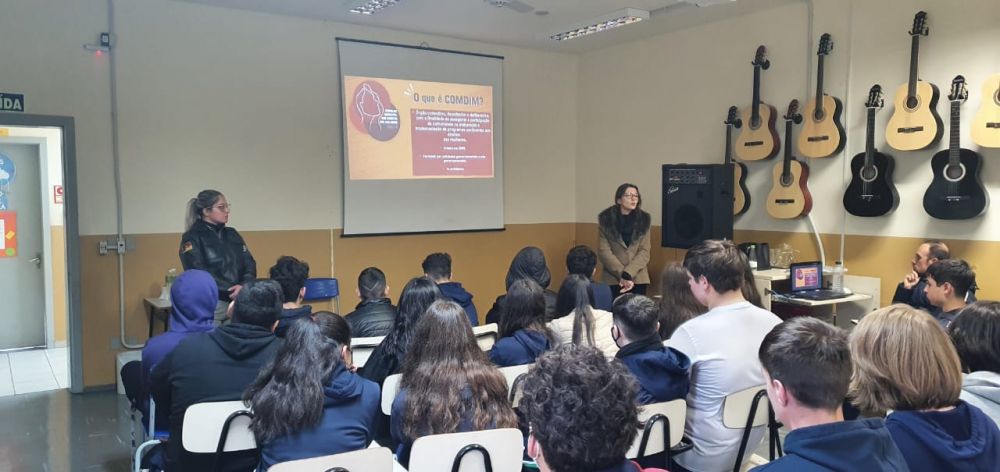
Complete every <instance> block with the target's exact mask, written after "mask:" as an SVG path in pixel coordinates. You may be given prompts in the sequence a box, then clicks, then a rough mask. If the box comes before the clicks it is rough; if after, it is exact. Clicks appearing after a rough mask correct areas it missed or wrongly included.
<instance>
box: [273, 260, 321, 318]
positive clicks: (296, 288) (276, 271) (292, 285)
mask: <svg viewBox="0 0 1000 472" xmlns="http://www.w3.org/2000/svg"><path fill="white" fill-rule="evenodd" d="M269 272H270V275H271V280H273V281H275V282H278V285H281V296H282V297H283V299H284V303H283V304H282V305H281V316H280V317H279V318H278V327H276V328H274V335H275V336H277V337H279V338H283V337H285V333H287V332H288V327H289V326H291V325H292V323H295V322H296V321H298V320H301V319H303V318H306V317H309V316H311V315H312V307H311V306H309V305H303V304H302V299H303V298H305V296H306V279H308V278H309V264H306V263H305V262H303V261H300V260H298V259H296V258H294V257H292V256H281V257H279V258H278V262H276V263H275V264H274V265H273V266H271V269H270V271H269Z"/></svg>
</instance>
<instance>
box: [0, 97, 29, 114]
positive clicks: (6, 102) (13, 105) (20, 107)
mask: <svg viewBox="0 0 1000 472" xmlns="http://www.w3.org/2000/svg"><path fill="white" fill-rule="evenodd" d="M0 111H20V112H23V111H24V95H21V94H17V93H4V92H0Z"/></svg>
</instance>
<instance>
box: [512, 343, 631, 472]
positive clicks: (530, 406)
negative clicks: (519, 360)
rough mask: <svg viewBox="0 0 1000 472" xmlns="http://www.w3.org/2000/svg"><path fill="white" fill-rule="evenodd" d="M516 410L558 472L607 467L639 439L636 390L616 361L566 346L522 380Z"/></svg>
mask: <svg viewBox="0 0 1000 472" xmlns="http://www.w3.org/2000/svg"><path fill="white" fill-rule="evenodd" d="M523 385H524V394H523V396H522V398H521V405H520V407H519V408H520V411H521V412H522V413H523V414H524V417H525V419H526V420H527V422H528V424H529V425H530V427H531V431H532V432H531V434H532V435H533V436H534V437H535V440H536V441H538V443H539V445H541V448H542V455H543V457H544V459H545V462H546V463H547V464H548V465H549V467H551V468H552V470H553V471H556V472H578V471H582V470H595V469H603V468H606V467H610V466H612V465H615V464H617V463H620V462H621V461H623V460H624V459H625V453H626V452H627V451H628V448H629V447H630V446H631V445H632V441H633V440H635V437H636V434H638V428H637V426H636V425H638V424H639V418H638V408H637V406H636V402H635V396H636V391H637V389H638V387H637V385H636V382H635V379H634V378H633V377H632V375H631V374H630V373H629V371H628V370H627V369H626V368H625V366H624V365H623V364H621V363H620V362H608V361H607V359H606V358H605V357H604V354H603V353H601V351H600V350H598V349H596V348H592V347H587V346H578V345H575V344H565V345H563V346H560V347H558V348H556V349H554V350H551V351H549V352H547V353H545V354H543V355H542V356H540V357H539V358H538V360H537V362H536V363H535V366H534V367H533V368H532V369H531V370H530V371H529V372H528V374H527V375H526V376H525V379H524V384H523Z"/></svg>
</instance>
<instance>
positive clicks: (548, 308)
mask: <svg viewBox="0 0 1000 472" xmlns="http://www.w3.org/2000/svg"><path fill="white" fill-rule="evenodd" d="M521 279H529V280H531V281H533V282H535V283H536V284H538V286H539V287H541V288H542V294H543V296H544V297H545V316H546V318H545V320H546V321H548V320H550V319H552V317H553V315H555V311H556V294H555V292H553V291H552V290H549V284H551V283H552V273H551V272H549V266H548V264H546V263H545V253H544V252H542V250H541V249H539V248H537V247H534V246H528V247H524V248H521V250H520V251H517V254H516V255H515V256H514V259H513V260H511V261H510V268H508V269H507V276H506V277H505V278H504V287H506V288H507V290H508V291H510V286H511V285H513V284H514V282H516V281H518V280H521ZM506 299H507V294H503V295H500V296H499V297H497V299H496V301H495V302H493V307H492V308H490V311H489V312H487V313H486V322H487V323H500V318H502V317H503V310H504V307H505V305H506Z"/></svg>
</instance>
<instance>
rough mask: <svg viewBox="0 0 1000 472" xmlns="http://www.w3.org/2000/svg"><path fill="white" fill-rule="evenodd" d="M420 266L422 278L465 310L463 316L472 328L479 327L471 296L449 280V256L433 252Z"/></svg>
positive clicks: (457, 283) (477, 314) (477, 315)
mask: <svg viewBox="0 0 1000 472" xmlns="http://www.w3.org/2000/svg"><path fill="white" fill-rule="evenodd" d="M421 266H422V268H423V269H424V276H426V277H428V278H430V279H431V280H433V281H434V283H436V284H438V288H439V289H441V294H442V295H444V297H445V298H447V299H449V300H451V301H453V302H455V303H458V304H459V305H460V306H461V307H462V309H463V310H465V314H466V315H468V316H469V323H472V326H479V313H478V312H477V311H476V305H474V304H473V303H472V294H471V293H469V292H468V290H466V289H465V288H464V287H462V284H461V283H459V282H453V281H452V280H451V255H450V254H448V253H446V252H435V253H434V254H430V255H428V256H427V257H425V258H424V262H423V263H422V264H421Z"/></svg>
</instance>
